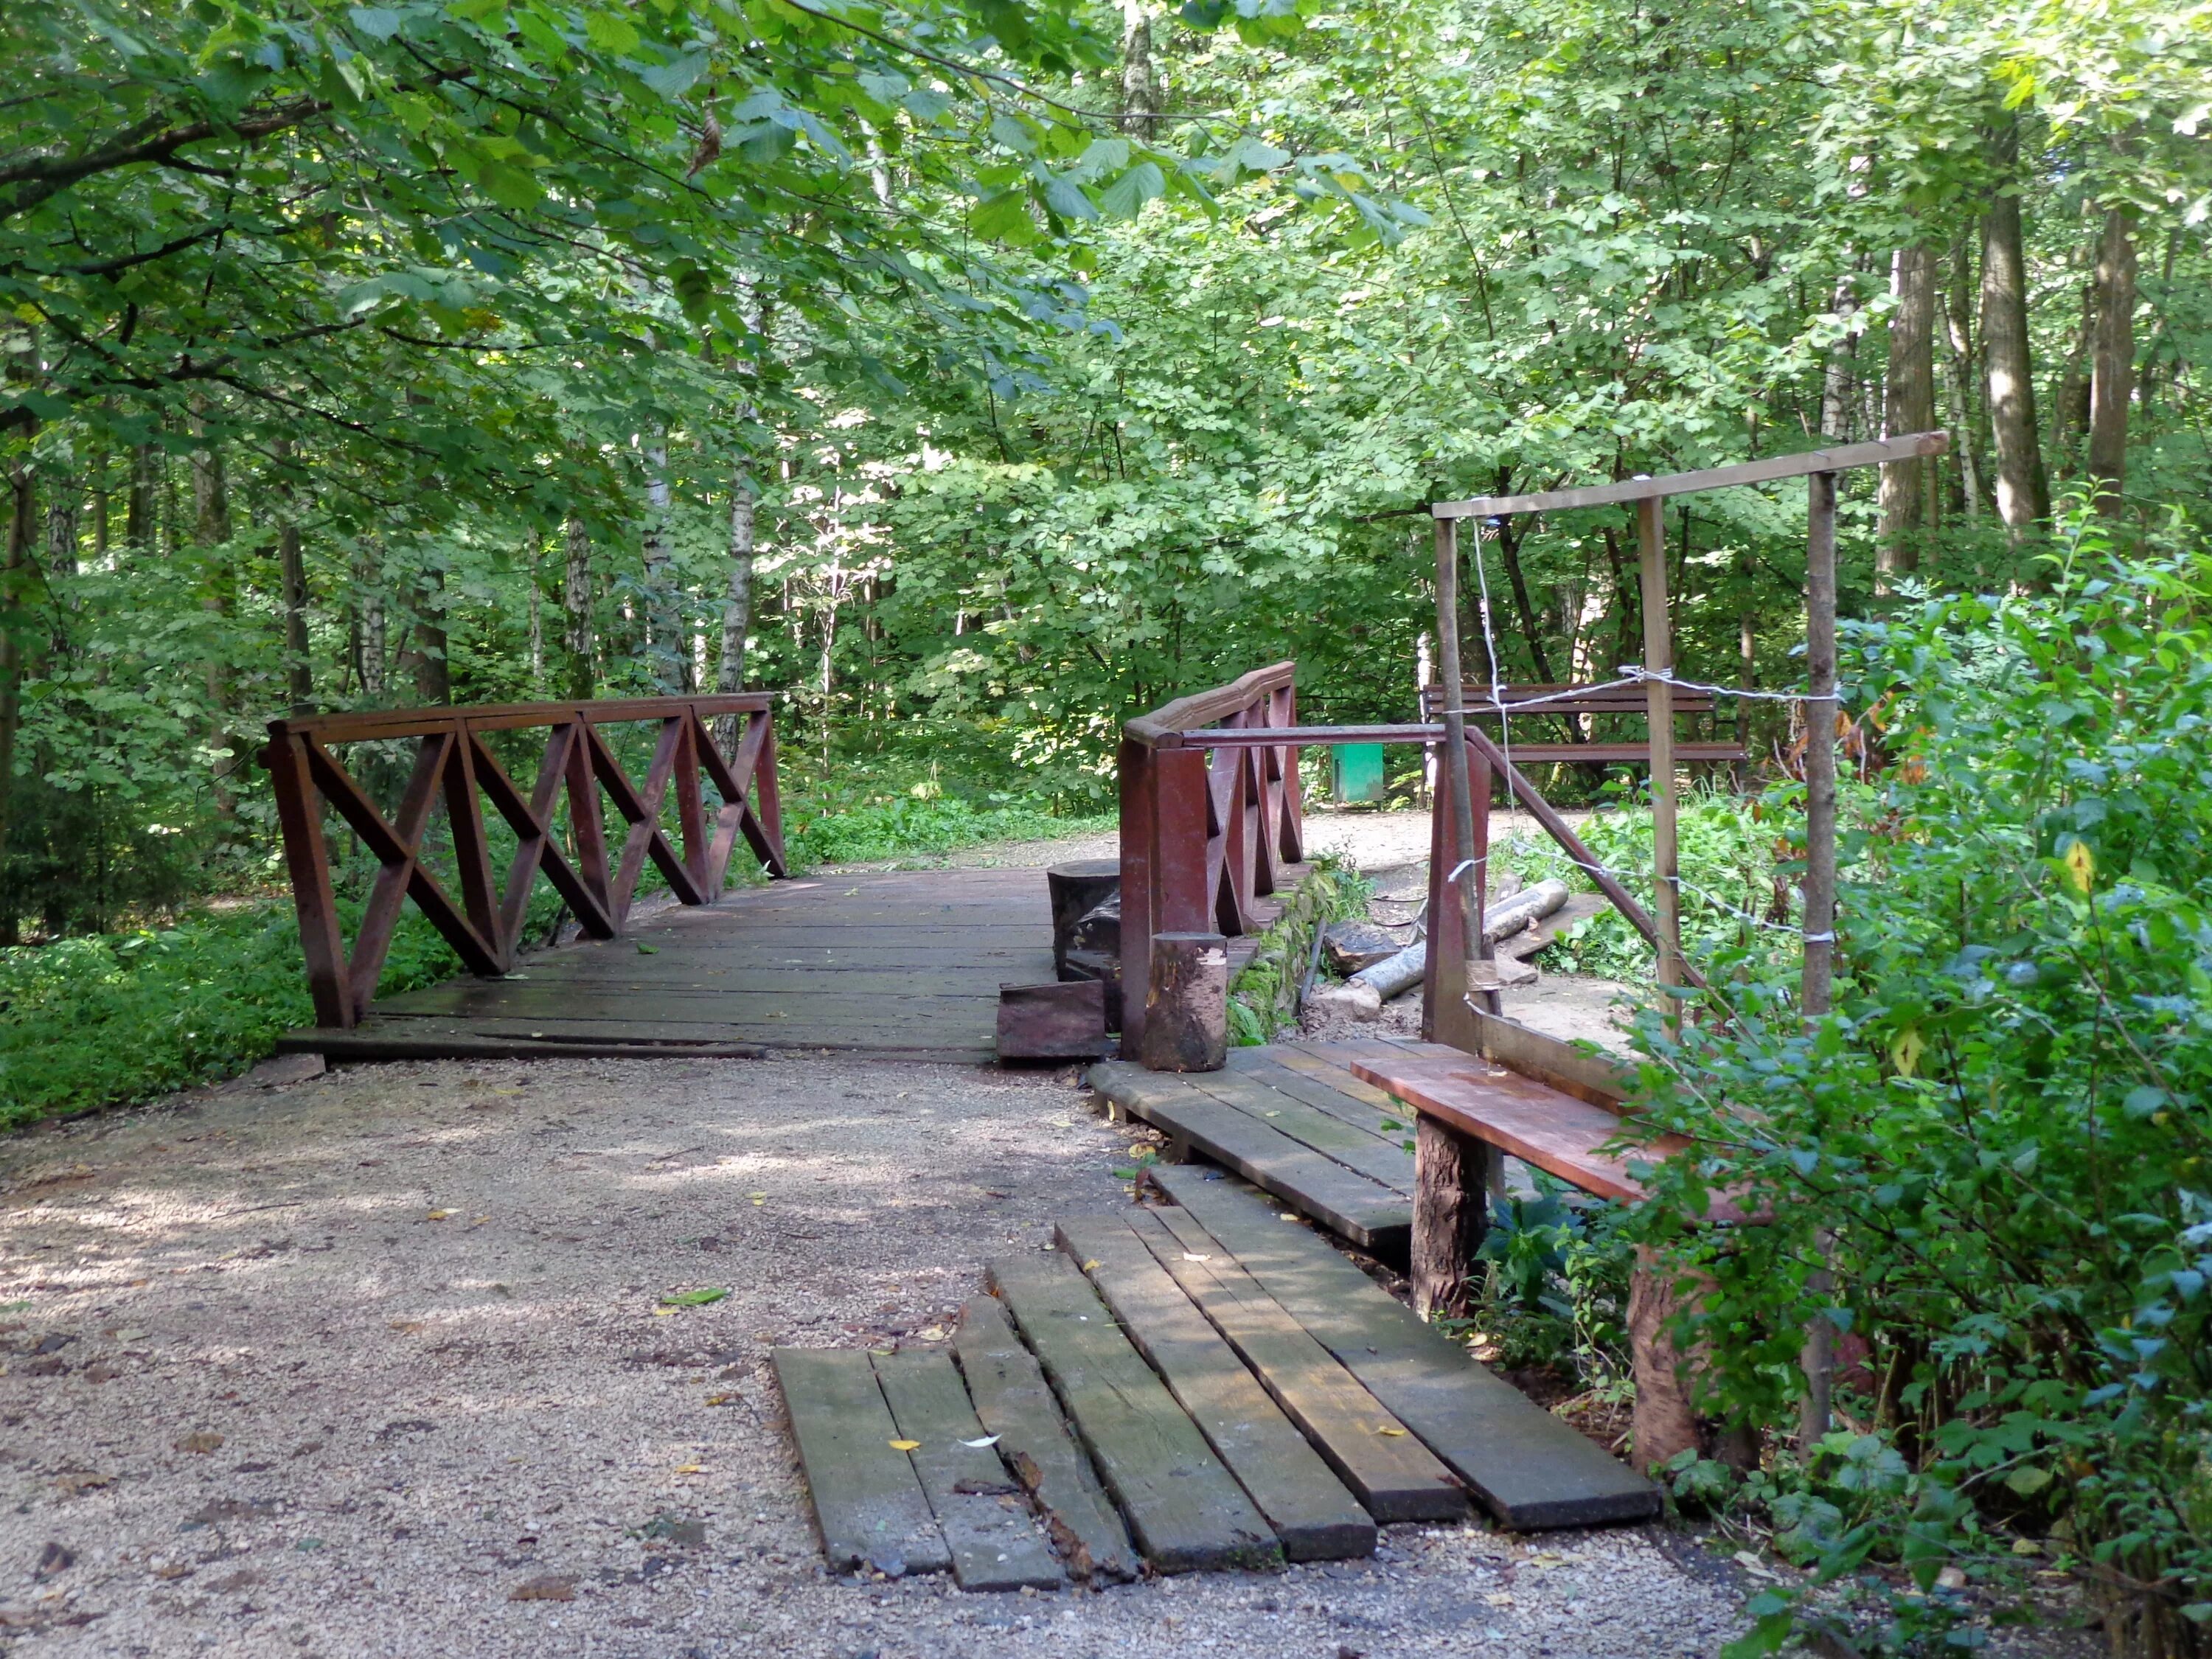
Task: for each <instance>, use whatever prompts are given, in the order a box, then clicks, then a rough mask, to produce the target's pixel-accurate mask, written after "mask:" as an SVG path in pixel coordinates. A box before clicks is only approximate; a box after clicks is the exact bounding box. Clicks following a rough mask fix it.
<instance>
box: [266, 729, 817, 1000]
mask: <svg viewBox="0 0 2212 1659" xmlns="http://www.w3.org/2000/svg"><path fill="white" fill-rule="evenodd" d="M720 717H730V718H732V719H734V720H738V721H741V722H742V732H741V734H740V736H739V738H738V743H737V748H736V752H735V753H734V754H733V755H729V756H725V755H724V754H723V753H722V752H721V750H720V748H719V746H718V745H717V744H716V743H715V741H714V731H713V728H712V726H711V725H710V724H709V722H710V721H713V720H716V719H718V718H720ZM641 720H657V721H658V722H659V726H660V738H659V744H658V746H657V747H656V748H655V750H654V751H653V763H652V766H651V768H650V769H648V770H647V774H646V778H645V781H644V783H643V784H642V785H637V784H634V783H632V782H631V781H630V780H629V776H628V775H626V774H625V773H624V772H623V768H622V765H621V763H620V762H619V761H617V759H616V757H615V753H614V750H612V749H611V748H610V747H609V746H608V744H607V742H606V739H605V738H604V737H603V736H602V735H601V734H600V732H599V727H600V726H606V725H613V724H620V723H622V722H625V721H641ZM534 726H544V727H545V728H547V732H546V739H545V750H544V756H543V757H542V758H541V759H540V761H539V763H538V775H537V779H536V781H535V782H534V783H533V784H532V787H531V788H530V790H529V791H528V792H527V793H525V792H524V791H523V790H522V789H521V788H520V787H518V786H517V785H516V783H515V782H514V781H513V779H512V778H510V777H509V776H508V775H507V770H506V769H505V768H504V767H503V766H501V764H500V763H499V760H498V758H497V757H496V756H495V755H494V754H493V752H492V750H491V749H490V747H489V746H488V745H487V744H486V743H485V742H484V737H485V734H486V733H488V732H507V731H516V730H521V729H527V728H530V727H534ZM405 738H416V739H418V742H417V744H416V752H415V760H414V768H413V771H412V773H411V775H410V777H409V779H408V781H407V785H406V787H405V788H404V790H403V791H402V792H401V794H400V797H399V803H398V808H397V810H396V811H394V812H393V814H392V817H389V818H387V817H386V816H385V815H384V813H383V812H382V811H380V810H379V809H378V808H377V805H376V804H375V803H374V801H373V800H372V799H370V798H369V795H368V792H367V791H366V790H365V789H363V788H362V786H361V784H360V783H359V782H357V781H356V780H355V778H354V777H353V776H352V775H351V774H350V773H349V772H348V771H347V770H346V769H345V768H344V766H343V765H342V764H340V763H339V762H338V760H337V757H335V756H334V755H333V754H332V753H331V746H332V745H333V744H343V743H360V742H370V741H381V742H390V741H392V740H395V739H405ZM260 760H261V763H262V764H263V765H264V767H266V768H267V769H269V772H270V779H271V782H272V785H273V787H274V790H275V793H276V811H277V817H278V821H279V823H281V825H282V827H283V834H284V858H285V862H286V865H287V866H288V867H289V872H290V874H291V878H292V896H293V900H294V902H295V903H296V904H297V905H298V907H299V912H300V942H301V947H302V949H303V951H304V952H305V954H306V957H307V983H308V987H309V989H310V990H311V992H312V993H313V997H314V1005H315V1020H316V1023H317V1024H319V1025H323V1026H332V1027H339V1028H346V1027H350V1026H353V1025H356V1024H359V1023H360V1021H361V1018H362V1015H363V1014H365V1013H366V1012H368V1007H369V1005H370V1003H371V1002H372V1001H374V999H375V996H376V986H377V981H378V979H379V977H380V975H382V973H383V969H384V960H385V956H386V952H387V951H389V950H390V948H391V945H392V929H393V927H395V926H396V925H397V924H398V920H399V906H400V902H401V901H402V900H404V899H409V898H411V899H413V900H414V901H415V903H416V908H418V909H420V910H421V911H422V914H423V915H425V916H427V917H428V919H429V921H430V922H431V924H432V925H433V926H434V927H436V928H437V930H438V932H439V933H441V934H442V935H443V936H444V937H445V939H446V941H447V943H448V944H450V945H452V946H453V949H454V951H456V952H457V953H458V954H459V957H460V958H461V962H462V963H463V965H464V966H465V967H466V968H467V969H468V970H469V971H470V972H471V973H474V974H480V975H486V976H492V975H501V974H506V973H509V972H512V971H513V967H514V963H515V959H516V957H517V956H518V955H519V954H520V951H521V947H522V943H523V939H522V933H523V927H524V925H525V923H526V921H527V919H528V915H529V908H530V895H531V890H532V886H533V885H534V884H535V882H536V879H537V877H538V873H539V872H541V871H542V872H544V875H545V877H546V878H547V879H548V880H549V881H550V882H551V883H552V884H553V888H554V890H555V891H556V892H557V893H559V894H560V896H561V897H562V899H563V900H565V901H566V902H567V903H568V908H569V910H570V912H571V913H573V914H574V916H575V919H576V921H577V924H578V926H579V927H580V928H581V929H582V931H583V932H584V933H586V934H587V935H589V936H590V937H592V938H594V939H612V938H614V937H615V936H617V934H618V933H621V931H622V927H623V921H624V920H625V919H626V918H627V917H628V915H629V908H630V901H631V899H632V897H633V896H634V895H635V893H636V890H637V884H638V878H640V877H641V875H643V874H644V872H645V864H646V860H647V859H650V860H653V865H654V866H655V867H656V868H657V869H659V872H660V873H661V875H662V876H663V877H664V878H665V879H666V881H667V883H668V886H669V890H670V891H671V892H672V893H673V894H674V895H675V896H676V897H677V899H678V901H679V902H682V903H684V904H711V903H713V902H714V900H715V898H716V897H718V896H720V892H721V890H722V883H723V878H724V877H725V875H726V873H727V872H728V870H729V864H730V855H731V854H732V851H734V850H735V848H736V845H737V839H738V836H740V835H743V836H744V838H745V841H746V843H747V844H748V845H749V846H750V848H752V850H753V853H754V854H755V855H756V856H757V858H758V859H759V860H760V861H761V863H762V864H763V866H765V867H766V869H767V870H768V872H769V874H771V875H775V876H781V875H783V874H784V873H785V866H784V856H783V826H782V819H781V811H780V809H779V805H778V801H777V796H776V782H775V728H774V726H773V725H772V724H771V721H770V717H769V697H768V694H767V693H766V692H763V691H741V692H734V693H730V694H727V695H724V696H697V697H634V698H626V699H605V700H601V701H598V702H525V703H506V704H498V705H486V706H479V707H475V708H414V709H399V710H394V711H391V712H388V713H373V714H320V715H311V716H306V717H302V718H297V719H291V720H271V721H270V723H269V746H268V747H267V748H266V749H264V750H262V751H261V755H260ZM702 774H703V775H704V777H705V780H706V781H707V782H708V783H709V784H711V785H712V786H713V787H714V790H715V792H716V793H718V794H719V795H720V797H721V799H722V803H723V804H722V805H721V806H720V808H719V809H718V810H716V811H714V813H713V815H712V817H711V819H710V817H709V815H708V807H707V803H706V799H705V794H704V792H703V791H702V787H701V778H702ZM671 789H672V790H674V792H675V795H676V821H677V826H678V829H677V833H678V838H679V839H680V840H681V842H682V848H681V850H680V851H679V850H678V848H677V847H676V846H674V845H672V844H671V842H670V841H669V839H668V836H667V835H666V834H665V832H664V831H663V830H662V829H661V825H660V817H661V811H662V809H663V807H664V805H665V803H666V800H667V797H668V793H669V792H670V790H671ZM603 791H604V792H605V799H607V800H611V801H612V802H613V803H614V806H615V810H616V811H617V813H619V814H620V815H621V817H622V818H623V821H624V823H626V824H627V825H628V830H627V833H626V834H625V835H624V836H623V841H622V843H621V846H620V847H619V848H614V847H612V846H611V843H610V842H609V840H608V838H607V832H606V823H605V812H604V811H603V810H602V806H601V795H602V792H603ZM564 793H565V794H566V796H567V799H568V845H567V846H563V845H562V837H561V836H560V835H559V833H558V830H557V825H556V821H555V820H556V811H557V810H558V807H559V805H560V800H561V797H562V795H563V794H564ZM486 800H489V802H490V804H491V805H492V808H493V810H494V811H496V812H497V813H498V814H499V816H500V817H501V818H503V819H504V820H505V821H506V823H507V827H508V828H509V829H512V830H513V832H514V835H515V838H516V843H517V844H516V848H515V851H514V854H513V858H512V859H511V860H510V861H509V863H508V865H507V878H506V880H505V881H504V882H503V883H495V879H494V877H493V873H492V848H491V843H490V842H489V840H488V838H487V837H486V835H485V822H484V811H483V808H484V803H485V801H486ZM325 804H327V805H328V806H329V807H330V808H331V810H332V811H336V812H337V815H338V816H339V817H341V818H343V820H344V821H345V823H346V824H347V825H348V826H349V828H350V829H352V830H353V832H354V834H355V835H356V836H359V837H360V838H361V841H362V845H363V846H365V847H366V848H368V851H369V852H370V853H371V854H373V855H374V857H375V859H376V860H377V861H378V863H379V864H380V866H382V867H381V869H380V870H379V872H378V873H377V876H376V879H375V882H374V884H373V886H372V887H371V889H370V891H369V896H368V904H367V906H366V908H364V910H363V912H362V921H361V926H360V928H359V929H358V931H357V932H356V936H355V939H354V943H353V947H352V949H351V951H348V949H347V948H346V944H345V940H344V938H343V934H342V933H341V930H340V928H339V925H338V913H337V898H336V895H335V892H334V890H333V887H332V883H331V860H330V849H329V847H328V845H327V843H326V842H325V837H324V834H323V810H324V807H325ZM441 804H442V805H444V807H445V817H446V820H447V823H448V824H449V825H450V827H451V830H452V835H453V860H454V866H455V877H454V879H455V884H456V885H457V886H458V887H459V898H458V900H457V899H456V898H455V897H454V896H452V895H451V894H449V893H448V892H447V890H446V888H445V885H444V884H442V883H441V881H440V880H439V879H438V878H437V876H436V875H435V874H434V873H432V872H431V871H430V870H429V869H428V867H427V866H425V864H424V863H423V859H422V846H423V838H424V836H425V835H426V834H427V833H428V830H429V829H430V827H431V824H432V823H433V820H434V818H435V817H436V809H437V808H438V806H439V805H441Z"/></svg>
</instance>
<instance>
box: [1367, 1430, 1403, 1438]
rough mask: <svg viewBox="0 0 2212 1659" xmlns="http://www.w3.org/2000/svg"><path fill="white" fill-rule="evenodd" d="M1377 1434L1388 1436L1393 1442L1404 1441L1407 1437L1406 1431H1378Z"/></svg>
mask: <svg viewBox="0 0 2212 1659" xmlns="http://www.w3.org/2000/svg"><path fill="white" fill-rule="evenodd" d="M1375 1432H1376V1433H1377V1434H1387V1435H1389V1437H1391V1438H1392V1439H1393V1440H1402V1439H1404V1438H1405V1437H1406V1431H1405V1430H1403V1429H1377V1430H1376V1431H1375Z"/></svg>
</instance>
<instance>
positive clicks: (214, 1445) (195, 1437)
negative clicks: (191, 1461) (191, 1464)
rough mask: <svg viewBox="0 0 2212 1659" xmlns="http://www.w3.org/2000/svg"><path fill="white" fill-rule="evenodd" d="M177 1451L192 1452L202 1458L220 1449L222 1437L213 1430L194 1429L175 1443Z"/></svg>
mask: <svg viewBox="0 0 2212 1659" xmlns="http://www.w3.org/2000/svg"><path fill="white" fill-rule="evenodd" d="M177 1449H178V1450H179V1451H180V1452H194V1453H197V1454H199V1455H203V1456H204V1455H206V1454H207V1453H209V1452H211V1451H220V1450H222V1436H221V1435H219V1434H217V1433H216V1431H214V1430H213V1429H195V1430H193V1431H191V1433H190V1434H188V1435H186V1436H185V1437H184V1438H183V1439H182V1440H179V1442H177Z"/></svg>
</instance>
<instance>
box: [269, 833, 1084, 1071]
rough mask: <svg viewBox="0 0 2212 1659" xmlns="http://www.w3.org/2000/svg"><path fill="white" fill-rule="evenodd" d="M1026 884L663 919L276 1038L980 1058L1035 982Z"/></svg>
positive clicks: (970, 878)
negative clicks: (1010, 992) (498, 974)
mask: <svg viewBox="0 0 2212 1659" xmlns="http://www.w3.org/2000/svg"><path fill="white" fill-rule="evenodd" d="M1052 976H1053V969H1052V909H1051V905H1050V902H1049V901H1048V897H1047V896H1046V890H1045V878H1044V872H1043V871H1042V870H927V871H896V872H888V873H884V874H875V875H862V876H829V877H823V878H818V879H817V878H809V879H806V880H803V881H788V882H777V883H774V884H770V885H769V886H766V887H755V888H748V889H745V890H742V891H739V892H736V893H732V894H729V895H727V896H725V897H724V898H723V899H722V900H721V901H720V902H719V903H715V904H712V905H702V906H698V907H696V908H695V907H686V906H674V907H671V908H668V909H666V910H664V911H662V912H660V913H659V914H658V915H653V916H651V917H648V918H645V919H642V920H641V921H637V922H636V923H635V924H634V926H633V927H632V929H631V931H630V932H629V933H627V934H625V935H624V936H623V938H621V939H605V940H589V941H586V942H584V943H580V944H576V945H562V946H561V947H559V948H557V949H555V950H549V951H539V952H538V953H537V954H536V955H534V956H532V957H526V958H525V959H524V960H523V962H522V963H521V964H520V967H519V969H517V971H516V973H515V974H514V975H510V976H509V977H508V978H506V979H496V980H487V979H477V978H473V977H469V978H461V979H455V980H449V981H447V982H446V983H444V984H442V985H437V986H433V987H428V988H427V989H424V990H420V991H412V992H409V993H406V994H404V995H400V996H395V997H392V998H389V999H387V1000H383V1001H380V1002H378V1003H377V1004H376V1005H375V1006H374V1008H373V1009H372V1010H371V1012H370V1013H369V1015H368V1018H367V1019H365V1020H364V1021H363V1022H362V1024H361V1025H359V1026H358V1027H356V1029H354V1030H350V1031H337V1030H315V1029H310V1030H300V1031H293V1032H289V1033H288V1034H287V1035H286V1036H285V1037H284V1038H283V1041H282V1042H280V1043H279V1045H278V1048H279V1050H280V1051H281V1052H286V1053H314V1054H324V1055H326V1056H328V1057H330V1058H332V1059H343V1060H422V1059H444V1058H471V1057H478V1058H487V1059H494V1058H517V1059H524V1058H527V1059H554V1058H561V1057H574V1056H578V1055H629V1056H654V1057H659V1056H667V1055H671V1054H684V1055H698V1056H702V1057H704V1056H715V1055H738V1056H751V1055H757V1054H763V1053H765V1052H767V1051H769V1050H771V1049H777V1050H785V1051H793V1050H797V1051H804V1050H808V1049H813V1050H817V1051H819V1050H828V1051H832V1052H837V1053H846V1054H868V1055H875V1056H879V1057H881V1058H884V1059H907V1060H955V1061H965V1062H970V1063H977V1062H982V1061H987V1060H991V1059H993V1058H994V1050H993V1046H992V1039H993V1036H994V1031H995V1030H996V1022H997V1018H998V1000H999V987H1000V985H1001V984H1002V983H1006V984H1036V983H1038V982H1040V981H1047V980H1049V979H1051V978H1052Z"/></svg>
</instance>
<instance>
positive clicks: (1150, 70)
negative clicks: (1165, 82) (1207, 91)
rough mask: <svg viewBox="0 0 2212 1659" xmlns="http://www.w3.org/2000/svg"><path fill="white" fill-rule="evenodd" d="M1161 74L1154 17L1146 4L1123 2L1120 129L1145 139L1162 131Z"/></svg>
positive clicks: (1130, 0) (1122, 0)
mask: <svg viewBox="0 0 2212 1659" xmlns="http://www.w3.org/2000/svg"><path fill="white" fill-rule="evenodd" d="M1160 106H1161V98H1160V78H1159V70H1158V66H1157V65H1156V64H1154V63H1153V61H1152V12H1151V11H1150V9H1148V8H1147V7H1146V4H1145V0H1121V125H1122V126H1123V127H1124V128H1126V129H1127V131H1131V132H1133V133H1137V134H1139V135H1140V136H1141V137H1146V138H1152V137H1157V136H1158V132H1159V127H1160Z"/></svg>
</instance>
